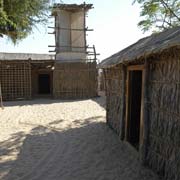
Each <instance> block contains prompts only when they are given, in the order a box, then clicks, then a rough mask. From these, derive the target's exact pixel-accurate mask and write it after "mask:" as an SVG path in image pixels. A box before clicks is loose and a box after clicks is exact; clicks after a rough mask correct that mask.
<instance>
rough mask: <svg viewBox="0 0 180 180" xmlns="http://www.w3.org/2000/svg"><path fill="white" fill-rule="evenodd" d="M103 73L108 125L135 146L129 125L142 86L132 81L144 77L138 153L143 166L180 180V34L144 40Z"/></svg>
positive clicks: (107, 64) (115, 57) (115, 58)
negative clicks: (134, 100) (134, 98)
mask: <svg viewBox="0 0 180 180" xmlns="http://www.w3.org/2000/svg"><path fill="white" fill-rule="evenodd" d="M99 67H100V68H103V71H104V75H105V79H106V95H107V123H108V124H109V125H110V126H111V127H112V128H113V129H114V130H115V132H117V133H118V135H119V136H120V138H121V139H123V140H126V141H129V142H130V143H131V140H130V139H129V133H131V132H130V130H129V129H128V126H129V122H130V119H131V117H130V116H131V115H134V117H132V121H131V122H130V123H132V124H133V123H134V122H133V119H134V121H135V114H129V112H130V109H131V108H133V105H132V104H133V103H132V99H133V97H135V95H136V94H134V93H136V92H137V91H136V90H135V89H134V88H135V87H136V84H138V81H135V83H134V84H135V85H134V84H133V83H131V80H132V79H133V78H134V77H138V76H139V75H138V73H134V74H133V72H135V71H136V72H140V71H141V78H142V82H141V90H142V92H141V105H140V106H141V109H140V120H139V121H140V122H139V125H138V126H139V145H138V146H139V147H138V148H137V147H136V148H137V149H138V150H139V155H140V159H141V160H142V163H145V164H147V165H149V166H150V167H151V168H152V169H154V170H155V171H156V172H157V173H158V174H159V175H160V176H162V177H163V178H164V179H166V180H172V179H176V180H177V179H180V150H179V149H180V141H179V139H180V28H179V27H177V28H173V29H170V30H167V31H165V32H162V33H159V34H154V35H152V36H149V37H147V38H144V39H141V40H139V41H138V42H137V43H135V44H133V45H131V46H129V47H128V48H126V49H124V50H122V51H120V52H118V53H117V54H115V55H113V56H111V57H109V58H108V59H106V60H104V61H103V62H101V64H100V65H99ZM133 76H134V77H133ZM135 79H136V78H135ZM137 79H138V78H137ZM137 79H136V80H137ZM138 80H140V79H138ZM131 93H132V94H131ZM130 96H133V97H130ZM131 103H132V104H131ZM133 126H134V129H136V125H135V124H133ZM133 132H134V131H133ZM134 133H135V132H134Z"/></svg>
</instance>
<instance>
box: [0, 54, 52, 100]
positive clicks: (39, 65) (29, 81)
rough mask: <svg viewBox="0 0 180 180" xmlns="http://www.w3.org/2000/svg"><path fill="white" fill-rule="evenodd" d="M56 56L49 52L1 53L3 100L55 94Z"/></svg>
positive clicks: (0, 72)
mask: <svg viewBox="0 0 180 180" xmlns="http://www.w3.org/2000/svg"><path fill="white" fill-rule="evenodd" d="M53 66H54V57H53V56H51V55H49V54H27V53H0V84H1V90H2V99H3V100H24V99H31V98H33V97H37V96H38V97H39V96H43V97H44V96H46V97H47V96H50V97H52V96H53Z"/></svg>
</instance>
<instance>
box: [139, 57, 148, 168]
mask: <svg viewBox="0 0 180 180" xmlns="http://www.w3.org/2000/svg"><path fill="white" fill-rule="evenodd" d="M143 74H144V77H143V96H142V103H143V108H142V117H143V119H142V123H143V132H142V136H141V137H142V139H141V143H140V144H141V145H140V161H141V163H142V164H143V165H145V164H146V158H147V153H148V141H149V118H148V104H147V101H148V100H147V99H148V79H149V64H148V62H147V60H146V59H145V68H144V73H143Z"/></svg>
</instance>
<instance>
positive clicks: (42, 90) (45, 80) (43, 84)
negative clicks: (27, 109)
mask: <svg viewBox="0 0 180 180" xmlns="http://www.w3.org/2000/svg"><path fill="white" fill-rule="evenodd" d="M38 85H39V86H38V87H39V94H50V75H49V74H39V76H38Z"/></svg>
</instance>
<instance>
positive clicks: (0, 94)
mask: <svg viewBox="0 0 180 180" xmlns="http://www.w3.org/2000/svg"><path fill="white" fill-rule="evenodd" d="M0 105H1V108H2V109H4V106H3V101H2V91H1V83H0Z"/></svg>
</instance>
